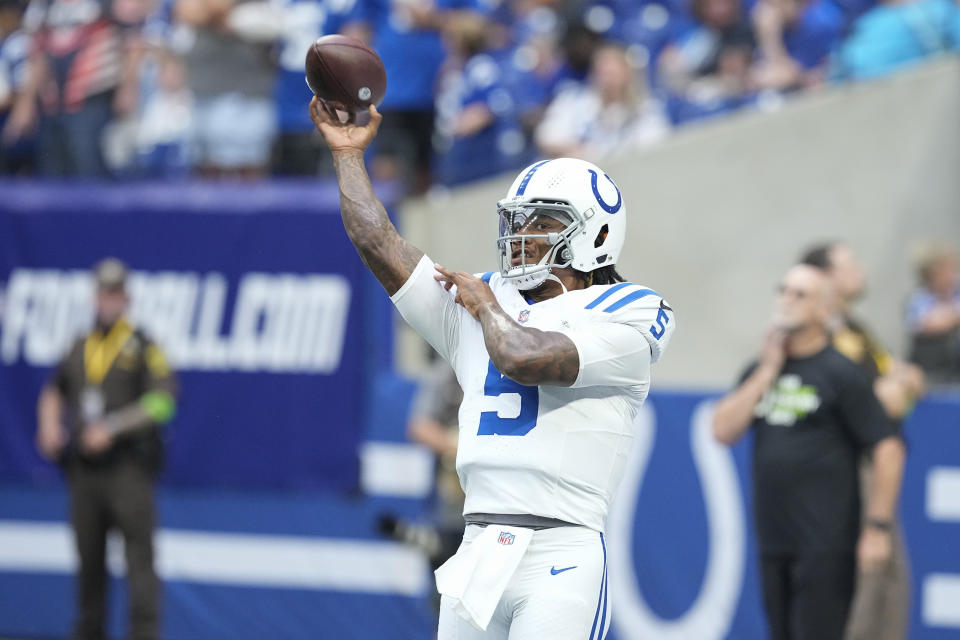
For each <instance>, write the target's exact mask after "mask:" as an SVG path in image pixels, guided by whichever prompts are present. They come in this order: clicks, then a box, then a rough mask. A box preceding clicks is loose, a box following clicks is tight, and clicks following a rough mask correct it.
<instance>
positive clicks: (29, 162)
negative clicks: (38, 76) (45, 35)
mask: <svg viewBox="0 0 960 640" xmlns="http://www.w3.org/2000/svg"><path fill="white" fill-rule="evenodd" d="M25 6H26V3H25V2H24V1H23V0H0V132H2V131H3V130H4V125H5V124H6V122H7V118H8V117H9V115H10V110H11V108H12V107H13V105H14V103H15V102H16V101H17V98H18V97H19V95H20V94H21V93H22V92H23V87H24V83H25V81H26V77H27V58H28V57H29V53H30V38H29V36H27V34H26V33H24V31H23V30H22V29H21V24H22V21H23V10H24V7H25ZM33 147H34V140H33V137H32V136H29V135H24V136H22V137H20V138H19V139H18V140H11V141H9V143H8V141H6V140H4V139H3V138H2V137H0V175H3V174H24V173H32V171H33V164H34V161H33V153H34V148H33Z"/></svg>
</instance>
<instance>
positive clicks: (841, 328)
mask: <svg viewBox="0 0 960 640" xmlns="http://www.w3.org/2000/svg"><path fill="white" fill-rule="evenodd" d="M800 262H801V264H806V265H810V266H812V267H816V268H817V269H820V270H822V271H823V272H824V273H825V274H826V275H827V277H828V278H829V279H830V283H831V286H832V287H833V293H834V298H833V301H834V310H833V316H832V319H831V331H832V334H833V346H834V348H835V349H836V350H837V351H839V352H840V353H842V354H843V355H845V356H847V357H848V358H850V359H851V360H853V361H854V362H856V363H857V364H858V365H860V367H861V369H863V371H864V373H866V374H867V376H868V377H869V378H870V380H871V381H873V382H874V391H876V393H877V397H878V398H879V400H880V403H881V404H882V405H883V407H884V409H885V410H886V412H887V415H889V416H890V418H891V419H893V420H896V421H898V422H899V421H902V420H903V419H904V418H906V416H907V414H908V413H909V411H910V409H911V408H913V405H914V403H915V402H916V401H917V399H918V398H919V397H920V395H922V393H923V389H924V376H923V371H922V370H921V369H920V368H919V367H917V366H915V365H912V364H910V363H908V362H904V361H902V360H898V359H896V358H894V357H893V356H892V355H891V354H890V352H889V351H887V350H886V349H884V347H883V346H882V345H881V344H880V343H879V342H878V341H877V339H876V338H875V337H874V336H873V334H872V333H871V332H870V330H869V329H868V328H867V326H866V325H865V324H864V323H863V322H861V321H860V320H859V319H857V318H855V317H854V316H853V305H854V304H855V303H856V302H857V301H858V300H859V299H860V298H862V297H863V294H864V291H865V290H866V275H865V273H864V270H863V266H862V265H861V264H860V261H859V260H858V259H857V256H856V254H854V252H853V250H852V249H851V248H850V247H849V246H847V245H845V244H843V243H841V242H833V243H826V244H821V245H817V246H814V247H811V248H810V249H808V250H807V251H806V252H805V253H804V254H803V256H802V257H801V259H800Z"/></svg>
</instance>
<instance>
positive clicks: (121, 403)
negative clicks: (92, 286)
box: [37, 258, 177, 640]
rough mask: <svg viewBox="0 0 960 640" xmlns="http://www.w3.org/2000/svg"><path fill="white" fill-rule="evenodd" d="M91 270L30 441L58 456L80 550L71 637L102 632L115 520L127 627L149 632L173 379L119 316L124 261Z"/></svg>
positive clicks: (150, 635) (100, 637)
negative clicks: (88, 297)
mask: <svg viewBox="0 0 960 640" xmlns="http://www.w3.org/2000/svg"><path fill="white" fill-rule="evenodd" d="M94 278H95V281H96V318H95V323H94V328H93V330H92V331H91V332H90V333H89V334H88V335H86V336H84V337H81V338H79V339H78V340H77V341H76V342H74V344H73V346H72V347H71V348H70V351H69V352H68V353H67V355H66V356H65V357H64V359H63V360H62V361H61V362H60V364H59V365H58V366H57V368H56V370H55V371H54V373H53V377H52V378H51V379H50V381H49V382H48V383H47V385H46V386H45V387H44V388H43V390H42V391H41V393H40V400H39V407H38V429H37V447H38V449H39V451H40V453H41V455H43V457H45V458H47V459H48V460H51V461H56V462H58V463H60V464H62V465H63V467H64V470H65V472H66V477H67V483H68V485H69V490H70V520H71V524H72V525H73V532H74V536H75V542H76V549H77V555H78V557H79V560H80V562H79V567H78V579H77V622H76V626H75V630H74V637H75V638H77V639H78V640H104V639H105V638H106V637H107V635H106V624H107V610H106V609H107V587H108V576H107V567H106V543H107V533H108V532H109V531H110V530H111V529H114V528H116V529H118V530H119V531H120V533H121V534H122V535H123V540H124V555H125V558H126V566H127V584H128V589H129V593H128V602H129V628H128V636H129V637H130V638H132V639H135V640H150V639H155V638H158V637H159V624H160V615H159V599H160V582H159V580H158V579H157V575H156V572H155V570H154V564H153V558H154V552H153V532H154V528H155V525H156V515H155V508H154V477H155V475H156V472H157V471H158V470H159V468H160V464H161V457H162V448H163V443H162V437H161V427H162V425H164V424H165V423H167V422H168V421H169V420H170V419H171V418H172V417H173V414H174V412H175V409H176V400H175V398H176V394H177V388H176V381H175V378H174V374H173V371H172V370H171V369H170V367H169V365H168V364H167V360H166V358H165V357H164V355H163V353H162V352H161V351H160V349H159V347H157V345H156V344H154V343H153V342H152V341H151V340H150V339H149V338H148V337H147V336H146V335H144V333H143V332H142V331H140V330H139V329H137V328H135V327H134V326H133V325H131V324H130V322H129V321H128V320H127V318H126V311H127V308H128V307H129V303H130V299H129V297H128V295H127V290H126V280H127V268H126V265H124V264H123V263H122V262H120V261H119V260H116V259H113V258H107V259H105V260H103V261H102V262H100V263H98V264H97V265H96V267H95V268H94Z"/></svg>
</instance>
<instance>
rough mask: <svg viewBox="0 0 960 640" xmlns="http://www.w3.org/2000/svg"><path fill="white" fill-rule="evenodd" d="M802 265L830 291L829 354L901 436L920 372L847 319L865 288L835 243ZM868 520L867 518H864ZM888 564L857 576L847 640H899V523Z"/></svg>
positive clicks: (866, 468)
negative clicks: (844, 363) (853, 371)
mask: <svg viewBox="0 0 960 640" xmlns="http://www.w3.org/2000/svg"><path fill="white" fill-rule="evenodd" d="M800 262H801V264H806V265H809V266H811V267H816V268H817V269H820V270H821V271H823V273H825V274H826V275H827V277H828V278H829V280H830V285H831V287H832V288H833V314H832V319H831V329H832V335H833V338H832V343H833V348H834V349H836V350H837V351H839V352H840V353H842V354H843V355H845V356H846V357H847V358H849V359H850V360H852V361H853V362H855V363H856V364H857V365H858V366H859V367H860V368H861V370H862V371H863V372H864V373H865V374H866V375H867V377H868V378H869V379H870V380H871V381H872V382H873V390H874V393H875V394H876V395H877V399H878V400H880V404H881V405H882V406H883V408H884V410H885V411H886V412H887V416H889V418H890V419H891V420H892V421H893V423H894V424H895V425H896V427H897V430H898V431H900V429H901V426H902V422H903V421H904V420H905V419H906V417H907V415H908V414H909V412H910V411H911V410H912V409H913V406H914V404H915V403H916V401H917V400H918V399H919V397H920V396H921V395H922V393H923V389H924V376H923V372H922V371H921V370H920V369H919V368H918V367H917V366H916V365H912V364H909V363H907V362H903V361H901V360H897V359H895V358H894V357H893V356H892V355H890V353H889V352H888V351H887V350H886V349H884V348H883V347H882V346H881V345H880V343H879V342H877V340H876V338H874V336H873V335H872V334H871V333H870V331H869V330H868V329H867V328H866V326H865V325H864V324H863V323H862V322H860V321H859V320H856V319H855V318H854V317H853V316H852V306H853V304H854V303H855V302H856V301H857V300H859V299H860V298H861V297H862V296H863V293H864V290H865V288H866V277H865V274H864V270H863V266H862V265H861V264H860V261H859V260H858V259H857V256H856V255H855V254H854V253H853V250H852V249H851V248H850V247H849V246H847V245H845V244H843V243H840V242H833V243H826V244H821V245H817V246H814V247H811V248H810V249H808V250H807V251H806V252H805V253H804V254H803V256H802V257H801V260H800ZM872 480H873V479H872V477H871V474H870V461H869V460H864V461H863V462H862V464H861V487H860V490H861V493H862V494H863V495H869V494H870V487H871V483H872ZM864 517H867V514H864ZM891 537H892V543H893V544H892V553H891V556H890V561H889V562H888V563H887V564H886V565H884V566H883V567H880V568H879V569H878V570H876V571H873V572H861V573H860V574H859V575H858V576H857V586H856V594H855V596H854V600H853V605H852V608H851V612H850V621H849V623H848V627H847V636H846V637H847V638H848V640H868V639H876V640H880V639H889V640H902V639H903V638H905V637H906V634H907V623H908V622H909V616H910V564H909V561H908V558H907V551H906V546H905V544H904V541H903V529H902V527H901V526H900V522H899V518H894V525H893V529H892V531H891Z"/></svg>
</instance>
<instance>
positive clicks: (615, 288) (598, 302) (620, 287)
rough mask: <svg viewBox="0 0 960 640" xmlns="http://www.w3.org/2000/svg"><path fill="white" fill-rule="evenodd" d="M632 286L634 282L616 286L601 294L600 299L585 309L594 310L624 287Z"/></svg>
mask: <svg viewBox="0 0 960 640" xmlns="http://www.w3.org/2000/svg"><path fill="white" fill-rule="evenodd" d="M631 286H633V283H632V282H621V283H620V284H618V285H614V286H612V287H610V288H609V289H607V290H606V291H604V292H603V293H601V294H600V297H599V298H597V299H596V300H594V301H593V302H591V303H590V304H588V305H587V306H586V307H584V309H593V308H594V307H595V306H597V305H598V304H600V303H601V302H603V301H604V300H606V299H607V298H609V297H610V296H612V295H613V294H615V293H616V292H617V291H620V289H623V288H624V287H631Z"/></svg>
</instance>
